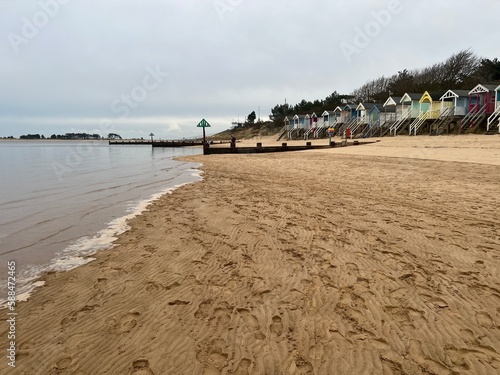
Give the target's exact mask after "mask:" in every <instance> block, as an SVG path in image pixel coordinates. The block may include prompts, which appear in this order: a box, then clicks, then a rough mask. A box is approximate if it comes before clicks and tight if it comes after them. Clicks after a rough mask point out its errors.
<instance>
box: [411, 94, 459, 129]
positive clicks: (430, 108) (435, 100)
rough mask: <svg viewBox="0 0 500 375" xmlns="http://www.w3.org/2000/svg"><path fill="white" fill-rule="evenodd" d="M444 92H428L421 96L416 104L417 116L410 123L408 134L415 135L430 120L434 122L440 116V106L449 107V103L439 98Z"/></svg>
mask: <svg viewBox="0 0 500 375" xmlns="http://www.w3.org/2000/svg"><path fill="white" fill-rule="evenodd" d="M444 94H445V91H439V92H429V91H426V92H424V93H423V94H422V96H421V97H420V99H419V100H418V103H419V105H420V108H419V114H418V116H417V117H416V118H415V119H414V120H413V121H412V122H411V123H410V126H409V134H410V135H411V134H412V133H413V134H414V135H417V132H418V130H419V129H420V128H421V127H422V126H424V125H425V124H428V123H429V122H430V121H431V120H432V121H434V120H436V119H437V118H439V116H440V115H441V111H442V110H443V108H442V106H443V105H447V106H451V104H452V103H450V102H443V101H441V97H442V96H443V95H444Z"/></svg>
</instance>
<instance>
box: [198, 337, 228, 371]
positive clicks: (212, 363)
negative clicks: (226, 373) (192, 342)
mask: <svg viewBox="0 0 500 375" xmlns="http://www.w3.org/2000/svg"><path fill="white" fill-rule="evenodd" d="M223 347H225V342H224V340H222V339H215V340H212V341H210V342H206V343H204V344H202V345H201V346H200V348H199V349H198V350H197V353H196V360H197V361H198V362H200V363H201V364H202V365H203V367H204V371H203V375H220V374H221V371H222V369H223V368H224V367H225V366H226V365H227V357H228V354H227V353H224V351H223Z"/></svg>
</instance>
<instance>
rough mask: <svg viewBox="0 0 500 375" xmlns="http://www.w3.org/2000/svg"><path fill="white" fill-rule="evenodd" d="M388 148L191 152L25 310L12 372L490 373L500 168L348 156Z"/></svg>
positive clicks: (495, 341)
mask: <svg viewBox="0 0 500 375" xmlns="http://www.w3.org/2000/svg"><path fill="white" fill-rule="evenodd" d="M419 139H420V138H419ZM495 139H496V141H497V142H498V138H495ZM408 142H411V140H410V141H408ZM458 142H459V141H458ZM383 143H384V142H381V143H380V145H376V146H374V147H371V148H369V149H368V148H367V149H364V147H369V146H362V147H363V149H362V148H361V147H360V148H355V147H352V148H345V149H335V150H328V151H326V152H315V151H314V152H313V151H311V152H309V151H308V152H296V153H281V154H268V155H238V156H225V155H211V156H207V157H202V156H199V157H195V158H190V159H191V160H196V161H201V162H203V163H204V167H203V170H204V171H205V180H204V181H203V182H200V183H197V184H193V185H188V186H184V187H182V188H180V189H178V190H176V191H175V192H174V193H173V194H171V195H167V196H164V197H163V198H162V199H161V200H159V201H157V202H156V203H155V204H153V205H152V206H151V207H150V209H149V211H148V212H147V213H146V214H145V215H143V216H140V217H138V218H136V219H134V220H133V221H132V222H131V226H132V229H131V230H130V231H128V232H127V233H125V234H124V235H122V236H121V237H120V239H119V240H118V241H117V246H116V247H115V249H113V250H110V251H107V252H104V253H101V254H99V255H98V256H97V260H96V261H94V262H92V263H89V264H88V265H86V266H83V267H80V268H78V269H75V270H73V271H70V272H67V273H53V274H50V275H47V276H46V277H45V279H46V284H47V285H46V286H45V287H43V288H40V289H39V290H38V291H37V292H36V293H35V294H34V295H33V297H32V298H31V300H30V301H29V302H27V303H23V304H21V305H20V307H19V309H18V313H19V317H20V318H19V319H20V320H19V321H20V323H19V324H18V337H19V344H20V346H19V348H18V354H19V356H18V359H17V364H18V367H17V368H16V369H15V370H13V371H8V373H12V374H78V375H84V374H86V375H91V374H92V375H93V374H141V375H145V374H156V375H159V374H175V375H181V374H185V375H187V374H204V375H216V374H224V375H226V374H233V375H246V374H249V375H253V374H259V375H264V374H269V375H270V374H297V375H298V374H317V375H319V374H346V375H347V374H426V375H427V374H446V375H451V374H470V375H473V374H492V375H493V374H498V373H500V223H499V216H498V212H499V209H500V203H499V195H500V194H499V191H498V186H499V183H500V167H499V166H498V165H488V164H491V163H488V162H487V161H486V162H485V163H483V164H477V163H465V162H450V161H436V160H416V159H408V158H394V157H382V156H366V155H354V154H351V153H355V152H356V153H357V152H359V153H364V152H370V153H371V152H379V151H372V150H382V148H383V147H386V146H382V145H383ZM400 144H401V143H400ZM405 147H407V148H411V147H410V146H405ZM474 147H475V148H477V145H476V146H474ZM493 147H494V146H493ZM497 147H498V146H497ZM387 148H391V147H388V146H387ZM363 150H366V151H363ZM368 150H370V151H368ZM428 150H430V151H429V155H431V154H432V152H433V150H437V148H436V149H434V148H429V149H428ZM464 150H465V151H464ZM467 150H469V151H467ZM380 152H382V151H380ZM398 152H399V151H398ZM406 152H408V149H407V150H406ZM462 152H468V153H469V154H470V155H471V158H472V157H473V156H472V154H474V150H472V151H471V150H470V149H467V148H466V147H462ZM429 155H428V157H426V158H424V159H433V158H432V157H430V156H429ZM474 155H475V156H474V157H475V158H477V159H478V160H479V159H480V157H479V156H477V153H476V154H474ZM391 156H396V154H395V152H394V150H393V153H392V155H391ZM399 156H404V154H402V155H399ZM431 156H432V155H431ZM436 157H437V158H439V156H436ZM21 319H22V320H21ZM1 324H2V325H1V329H0V332H1V333H2V337H5V336H6V326H5V322H2V323H1ZM9 370H10V369H9ZM2 373H3V372H2Z"/></svg>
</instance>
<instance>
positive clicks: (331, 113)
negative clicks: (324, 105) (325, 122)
mask: <svg viewBox="0 0 500 375" xmlns="http://www.w3.org/2000/svg"><path fill="white" fill-rule="evenodd" d="M334 113H335V111H324V112H323V113H322V114H321V116H326V115H333V114H334Z"/></svg>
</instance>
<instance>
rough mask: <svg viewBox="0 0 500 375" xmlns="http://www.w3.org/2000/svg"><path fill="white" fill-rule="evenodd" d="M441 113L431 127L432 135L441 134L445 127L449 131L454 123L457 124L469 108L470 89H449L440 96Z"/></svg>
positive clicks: (430, 132)
mask: <svg viewBox="0 0 500 375" xmlns="http://www.w3.org/2000/svg"><path fill="white" fill-rule="evenodd" d="M440 100H441V113H440V114H439V117H438V118H437V119H435V120H434V122H433V123H431V125H430V127H429V134H430V135H439V134H441V133H442V132H443V131H444V129H446V131H447V133H449V132H450V130H451V125H452V124H457V123H458V122H459V120H460V119H461V118H463V117H464V116H465V115H466V114H467V111H468V109H469V90H448V91H446V92H445V93H444V94H443V95H442V96H441V98H440ZM453 127H454V126H453Z"/></svg>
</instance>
